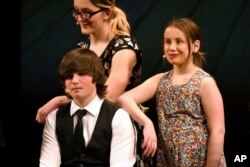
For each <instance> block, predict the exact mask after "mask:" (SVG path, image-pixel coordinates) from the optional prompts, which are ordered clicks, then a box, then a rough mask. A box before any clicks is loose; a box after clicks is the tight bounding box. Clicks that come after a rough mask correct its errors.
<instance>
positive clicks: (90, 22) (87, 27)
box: [72, 0, 107, 35]
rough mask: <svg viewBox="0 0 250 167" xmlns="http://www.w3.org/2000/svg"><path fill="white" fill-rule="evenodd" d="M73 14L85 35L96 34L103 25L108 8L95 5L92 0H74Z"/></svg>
mask: <svg viewBox="0 0 250 167" xmlns="http://www.w3.org/2000/svg"><path fill="white" fill-rule="evenodd" d="M74 9H75V10H74V12H72V13H73V15H74V17H75V19H76V21H77V24H78V25H80V27H81V31H82V33H83V34H85V35H89V34H94V33H96V32H97V31H98V30H100V29H101V28H102V26H103V22H104V21H105V19H106V17H107V16H106V12H105V11H106V10H105V9H101V8H99V7H96V6H95V5H93V4H92V3H91V2H90V0H74Z"/></svg>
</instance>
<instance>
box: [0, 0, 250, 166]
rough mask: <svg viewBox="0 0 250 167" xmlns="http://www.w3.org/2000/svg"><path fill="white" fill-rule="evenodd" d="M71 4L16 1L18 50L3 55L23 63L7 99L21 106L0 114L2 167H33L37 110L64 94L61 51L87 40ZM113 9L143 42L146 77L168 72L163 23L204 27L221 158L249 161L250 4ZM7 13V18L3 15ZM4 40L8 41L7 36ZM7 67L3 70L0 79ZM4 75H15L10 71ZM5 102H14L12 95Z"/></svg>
mask: <svg viewBox="0 0 250 167" xmlns="http://www.w3.org/2000/svg"><path fill="white" fill-rule="evenodd" d="M13 3H14V2H13ZM72 3H73V1H72V0H22V1H21V8H20V14H21V16H20V30H19V32H18V31H17V32H18V33H20V35H19V37H20V38H18V37H17V40H18V41H19V45H20V46H19V47H18V48H19V49H17V48H16V47H14V46H13V48H12V47H11V48H12V49H17V50H18V51H17V52H18V53H17V54H15V56H11V58H10V60H8V61H9V62H12V61H13V60H12V59H15V60H17V61H19V62H20V63H18V65H16V66H17V68H18V69H19V70H18V71H20V84H19V85H18V88H20V91H19V90H16V89H14V88H13V90H15V92H18V95H17V96H15V97H18V98H20V100H18V103H15V102H14V103H12V104H13V106H9V105H8V107H19V108H20V109H19V110H18V111H15V112H14V113H13V112H5V111H3V112H1V113H7V114H5V115H2V114H1V121H2V128H3V130H4V137H5V141H6V145H7V146H6V148H4V149H1V152H0V153H1V159H0V160H1V161H2V162H1V164H2V165H1V164H0V166H3V167H5V166H6V167H7V166H16V165H22V166H23V165H24V166H31V167H36V166H38V160H39V152H40V146H41V140H42V128H43V125H41V124H38V123H37V122H36V121H35V115H36V112H37V109H38V108H39V107H41V106H42V105H43V104H45V103H46V102H47V101H48V100H49V99H51V98H52V97H54V96H56V95H61V94H62V93H63V91H62V89H61V86H60V84H59V80H58V78H57V73H56V71H57V67H58V65H59V62H60V60H61V58H62V56H63V54H64V53H65V52H67V51H68V50H70V49H72V48H74V47H75V46H76V43H77V42H79V41H81V40H82V39H83V38H84V37H83V36H82V35H81V32H80V29H79V27H77V26H76V25H75V21H74V19H73V18H72V17H71V15H70V13H69V8H70V7H71V6H72ZM117 6H119V7H120V8H122V9H123V10H124V11H125V12H126V13H127V17H128V20H129V22H130V25H131V28H132V34H133V35H134V36H135V37H136V38H137V40H138V42H139V43H140V46H141V49H142V52H143V71H142V74H143V80H145V79H146V78H148V77H150V76H152V75H154V74H156V73H158V72H163V71H167V70H169V69H170V66H169V65H168V64H164V63H163V61H162V55H163V50H162V37H163V30H164V27H165V25H166V23H167V21H169V20H170V19H172V18H173V17H190V18H192V19H193V20H194V21H196V23H197V24H198V25H199V26H200V27H201V29H202V32H203V41H202V46H201V47H202V48H201V50H202V51H203V52H206V53H207V55H206V65H205V70H206V71H207V72H209V73H210V74H211V75H213V76H214V77H215V79H216V81H217V84H218V86H219V89H220V90H221V93H222V96H223V99H224V107H225V118H226V136H225V155H226V159H227V163H228V166H229V167H231V166H237V167H238V166H248V165H249V161H250V160H249V159H250V150H249V148H250V147H249V146H250V144H249V141H250V126H249V120H250V88H249V87H250V1H249V0H133V1H128V0H118V2H117ZM20 14H19V15H20ZM5 15H7V16H8V13H5ZM16 17H18V16H16ZM8 19H9V22H12V21H13V19H12V17H9V18H8ZM16 24H17V23H16ZM16 26H17V25H16ZM2 33H5V32H2ZM13 33H14V34H15V33H16V32H13ZM13 33H12V35H13ZM6 35H8V34H6ZM15 36H16V34H15ZM5 42H8V44H7V45H8V46H12V43H11V41H7V40H5ZM13 45H14V44H13ZM4 47H5V45H4ZM8 52H10V53H11V52H12V50H11V49H9V50H8ZM19 52H20V53H19ZM6 56H8V55H6ZM2 64H3V63H2ZM10 68H12V66H10ZM13 68H14V67H13ZM7 70H10V69H9V68H8V69H7ZM6 72H7V71H3V70H2V73H3V74H2V76H1V77H4V76H5V75H4V74H5V73H6ZM6 76H8V77H7V78H12V77H10V76H11V75H6ZM6 80H7V82H6V84H8V79H6ZM6 80H5V81H6ZM17 81H18V80H17ZM17 81H16V82H17ZM4 84H5V83H4ZM3 89H5V88H3ZM7 91H8V90H7ZM7 100H8V101H9V102H13V100H14V99H9V98H7ZM15 100H16V99H15ZM19 102H20V103H19ZM153 104H154V101H153V100H152V101H149V102H148V105H149V106H150V111H149V112H148V116H149V117H150V118H151V119H152V120H153V121H154V122H155V123H157V121H156V115H155V112H154V105H153ZM3 105H5V104H3ZM12 116H15V121H16V122H15V124H14V126H11V125H12V123H11V121H10V119H9V118H10V117H12ZM17 134H19V135H18V136H17V137H16V135H17ZM14 136H15V137H14ZM236 155H239V156H241V155H247V158H248V159H247V160H246V161H244V162H242V163H240V162H234V159H235V156H236ZM8 159H9V160H8Z"/></svg>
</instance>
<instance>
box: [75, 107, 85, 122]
mask: <svg viewBox="0 0 250 167" xmlns="http://www.w3.org/2000/svg"><path fill="white" fill-rule="evenodd" d="M86 114H87V110H85V109H79V110H77V111H76V115H77V117H78V120H79V119H82V117H83V116H84V115H86Z"/></svg>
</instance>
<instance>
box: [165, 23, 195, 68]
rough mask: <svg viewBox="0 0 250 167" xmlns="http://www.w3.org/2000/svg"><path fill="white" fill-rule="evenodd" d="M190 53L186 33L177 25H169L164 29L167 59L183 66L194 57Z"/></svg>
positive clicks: (173, 63) (171, 62)
mask: <svg viewBox="0 0 250 167" xmlns="http://www.w3.org/2000/svg"><path fill="white" fill-rule="evenodd" d="M189 53H190V52H189V46H188V41H187V39H186V36H185V34H184V33H183V32H182V31H181V30H179V29H178V28H176V27H167V28H166V29H165V31H164V54H165V57H166V59H167V61H168V62H169V63H170V64H172V65H177V66H182V65H184V64H186V63H188V62H190V59H192V56H189V55H190V54H189ZM191 62H192V61H191Z"/></svg>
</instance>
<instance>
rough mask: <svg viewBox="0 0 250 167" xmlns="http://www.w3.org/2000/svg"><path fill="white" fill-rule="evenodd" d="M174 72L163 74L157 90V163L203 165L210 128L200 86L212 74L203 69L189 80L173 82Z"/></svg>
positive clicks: (174, 166) (164, 166)
mask: <svg viewBox="0 0 250 167" xmlns="http://www.w3.org/2000/svg"><path fill="white" fill-rule="evenodd" d="M172 73H173V71H172V70H171V71H169V72H167V73H165V74H164V75H163V77H162V78H161V80H160V82H159V85H158V88H157V92H156V104H157V105H156V106H157V115H158V122H159V135H158V136H159V141H158V145H159V147H158V151H157V166H159V167H160V166H162V167H191V166H192V167H203V166H205V161H206V152H207V143H208V136H209V131H208V125H207V122H206V115H205V112H204V110H203V108H202V104H201V98H200V90H199V88H200V83H201V80H202V79H203V78H204V77H208V76H210V75H209V74H208V73H206V72H205V71H203V70H202V69H199V70H198V71H196V73H195V74H194V75H193V76H192V77H191V78H190V80H189V81H188V82H187V83H186V84H183V85H172V84H171V76H172ZM210 77H211V76H210Z"/></svg>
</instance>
